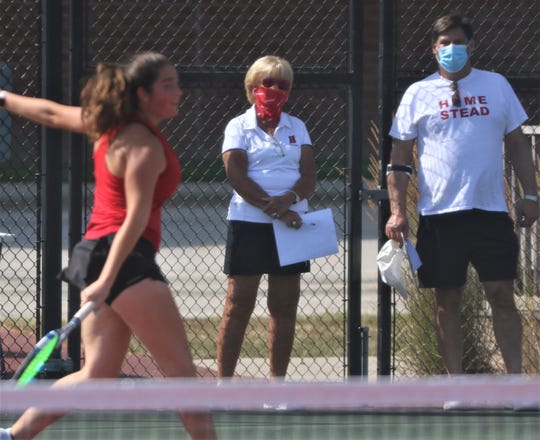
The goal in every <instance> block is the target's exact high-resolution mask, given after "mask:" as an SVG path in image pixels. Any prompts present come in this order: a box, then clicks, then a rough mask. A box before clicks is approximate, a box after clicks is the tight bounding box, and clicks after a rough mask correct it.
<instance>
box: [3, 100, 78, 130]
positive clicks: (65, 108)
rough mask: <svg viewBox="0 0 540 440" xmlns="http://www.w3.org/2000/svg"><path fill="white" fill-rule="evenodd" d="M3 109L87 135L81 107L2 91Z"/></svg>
mask: <svg viewBox="0 0 540 440" xmlns="http://www.w3.org/2000/svg"><path fill="white" fill-rule="evenodd" d="M0 94H1V95H0V98H1V97H2V96H3V97H4V99H3V101H4V106H3V108H4V109H5V110H7V111H8V112H10V113H13V114H16V115H19V116H22V117H23V118H26V119H29V120H30V121H33V122H37V123H38V124H42V125H46V126H48V127H52V128H58V129H61V130H69V131H75V132H78V133H86V131H85V129H84V124H83V121H82V114H81V107H74V106H70V105H64V104H59V103H57V102H54V101H51V100H49V99H43V98H31V97H28V96H22V95H17V94H16V93H11V92H6V91H5V90H2V91H0Z"/></svg>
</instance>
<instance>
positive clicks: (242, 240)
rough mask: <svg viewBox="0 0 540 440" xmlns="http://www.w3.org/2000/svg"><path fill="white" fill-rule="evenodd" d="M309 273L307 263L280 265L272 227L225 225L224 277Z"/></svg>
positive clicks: (250, 223) (265, 225) (264, 224)
mask: <svg viewBox="0 0 540 440" xmlns="http://www.w3.org/2000/svg"><path fill="white" fill-rule="evenodd" d="M309 270H310V265H309V261H303V262H301V263H295V264H289V265H287V266H280V265H279V258H278V253H277V247H276V240H275V238H274V228H273V227H272V223H252V222H244V221H236V220H231V221H229V222H228V230H227V248H226V250H225V265H224V268H223V272H225V273H226V274H227V275H262V274H265V273H266V274H270V275H293V274H298V273H304V272H309Z"/></svg>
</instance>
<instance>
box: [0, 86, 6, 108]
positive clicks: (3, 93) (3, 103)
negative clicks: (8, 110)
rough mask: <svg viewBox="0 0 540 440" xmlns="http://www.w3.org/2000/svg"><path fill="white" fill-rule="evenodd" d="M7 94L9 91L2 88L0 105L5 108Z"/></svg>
mask: <svg viewBox="0 0 540 440" xmlns="http://www.w3.org/2000/svg"><path fill="white" fill-rule="evenodd" d="M6 96H7V92H6V91H5V90H0V107H1V108H4V107H5V106H6Z"/></svg>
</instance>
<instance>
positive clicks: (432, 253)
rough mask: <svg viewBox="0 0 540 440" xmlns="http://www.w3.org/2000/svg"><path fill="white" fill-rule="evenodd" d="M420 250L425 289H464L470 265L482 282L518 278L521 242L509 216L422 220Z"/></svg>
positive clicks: (475, 213)
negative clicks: (462, 287)
mask: <svg viewBox="0 0 540 440" xmlns="http://www.w3.org/2000/svg"><path fill="white" fill-rule="evenodd" d="M416 249H417V251H418V254H419V256H420V259H421V260H422V266H421V267H420V269H418V279H419V280H420V285H421V286H422V287H438V288H456V287H461V286H463V285H464V284H465V282H466V281H467V267H468V265H469V263H471V264H472V265H473V267H474V268H475V269H476V271H477V273H478V277H479V279H480V281H481V282H485V281H504V280H513V279H515V278H516V276H517V265H518V254H519V242H518V239H517V236H516V234H515V233H514V223H513V221H512V219H511V218H510V217H509V216H508V214H507V213H506V212H491V211H483V210H479V209H472V210H467V211H461V212H456V213H450V214H441V215H431V216H420V222H419V226H418V234H417V245H416Z"/></svg>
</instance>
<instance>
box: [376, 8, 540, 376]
mask: <svg viewBox="0 0 540 440" xmlns="http://www.w3.org/2000/svg"><path fill="white" fill-rule="evenodd" d="M472 49H474V40H473V31H472V26H471V25H470V23H468V22H467V21H465V20H463V19H462V18H461V17H459V16H456V15H448V16H444V17H441V18H439V19H438V20H437V21H436V22H435V24H434V26H433V29H432V51H433V54H434V56H435V58H436V59H437V62H438V63H439V71H438V72H436V73H434V74H432V75H430V76H429V77H427V78H425V79H424V80H422V81H419V82H417V83H414V84H412V85H411V86H410V87H409V88H408V89H407V91H406V92H405V94H404V96H403V98H402V101H401V103H400V105H399V108H398V110H397V113H396V117H395V120H394V123H393V125H392V128H391V130H390V135H391V136H392V137H393V138H394V142H393V147H392V154H391V157H390V165H389V166H388V169H387V182H388V191H389V196H390V207H391V216H390V219H389V220H388V223H387V224H386V234H387V236H388V237H389V238H391V239H393V240H397V241H401V234H402V233H403V234H404V236H405V237H407V234H408V229H409V225H408V222H407V212H406V206H407V199H406V194H407V185H408V182H409V177H410V173H411V172H412V167H411V164H412V163H413V148H414V146H415V145H416V147H417V153H418V187H419V198H418V206H417V208H418V211H419V213H420V222H419V228H418V235H417V250H418V253H419V254H420V258H421V260H422V262H423V264H422V267H421V268H420V269H419V271H418V277H419V279H420V283H421V285H422V287H426V288H434V289H435V295H436V300H437V336H438V341H439V349H440V351H441V355H442V357H443V360H444V363H445V367H446V369H447V371H448V374H451V375H454V374H462V373H463V366H462V355H463V336H462V331H461V326H460V320H459V307H460V302H461V298H462V295H463V288H464V285H465V283H466V274H467V267H468V265H469V263H470V264H472V265H473V267H474V268H475V269H476V271H477V272H478V275H479V278H480V280H481V282H482V284H483V287H484V291H485V294H486V298H487V300H488V302H489V304H490V306H491V309H492V315H493V326H494V332H495V337H496V339H497V343H498V344H499V347H500V349H501V353H502V356H503V359H504V362H505V366H506V370H507V372H508V373H513V374H519V373H521V366H522V360H521V357H522V355H521V337H522V326H521V320H520V317H519V313H518V311H517V308H516V305H515V302H514V297H513V289H514V279H515V278H516V275H517V258H518V241H517V237H516V235H515V233H514V222H513V221H512V219H511V218H510V216H509V215H508V208H507V204H506V200H505V196H504V174H503V173H504V160H503V159H504V158H503V156H504V152H503V143H504V144H505V145H506V154H507V156H508V157H509V159H510V161H511V163H512V166H513V168H514V170H515V172H516V174H517V177H518V179H519V181H520V183H521V187H522V190H523V197H522V199H521V200H520V201H519V202H518V203H517V205H516V220H517V221H518V222H519V224H520V226H523V227H530V226H531V225H532V224H533V223H534V222H535V221H536V220H537V219H538V193H537V187H536V176H535V168H534V163H533V161H532V155H531V147H530V143H529V142H528V140H527V139H526V137H525V136H524V135H523V133H522V131H521V124H523V123H524V122H525V121H526V119H527V115H526V113H525V111H524V110H523V107H522V106H521V104H520V103H519V101H518V99H517V97H516V95H515V93H514V91H513V90H512V88H511V86H510V85H509V84H508V82H507V80H506V79H505V78H504V77H503V76H502V75H499V74H497V73H493V72H488V71H483V70H478V69H473V68H472V67H471V63H470V58H469V55H470V52H471V51H472Z"/></svg>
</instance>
